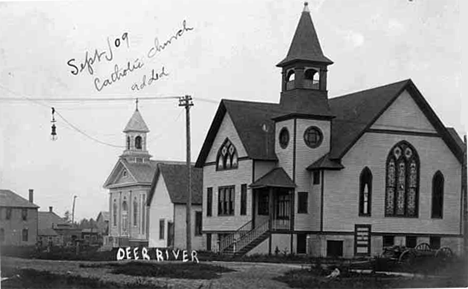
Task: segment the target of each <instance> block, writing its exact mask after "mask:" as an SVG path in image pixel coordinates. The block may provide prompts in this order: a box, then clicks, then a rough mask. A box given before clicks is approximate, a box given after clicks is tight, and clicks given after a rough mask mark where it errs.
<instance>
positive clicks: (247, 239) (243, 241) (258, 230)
mask: <svg viewBox="0 0 468 289" xmlns="http://www.w3.org/2000/svg"><path fill="white" fill-rule="evenodd" d="M269 223H270V220H266V221H265V222H263V223H262V224H261V225H259V226H258V227H255V229H253V230H251V231H249V232H247V233H246V234H244V235H243V236H242V238H239V239H237V240H235V241H234V242H235V251H234V253H235V252H239V251H240V250H242V249H243V248H244V247H245V246H247V245H248V244H250V243H252V242H253V241H254V240H256V239H257V238H258V237H260V236H261V235H263V234H264V233H266V232H268V229H269V225H270V224H269Z"/></svg>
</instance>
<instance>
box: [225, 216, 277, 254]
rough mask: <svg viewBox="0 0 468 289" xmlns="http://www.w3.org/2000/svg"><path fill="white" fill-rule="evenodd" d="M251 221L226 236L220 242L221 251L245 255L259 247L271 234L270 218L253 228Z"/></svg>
mask: <svg viewBox="0 0 468 289" xmlns="http://www.w3.org/2000/svg"><path fill="white" fill-rule="evenodd" d="M251 225H252V224H251V221H250V222H248V223H246V224H245V225H244V226H242V227H240V228H239V230H237V231H236V232H234V233H233V234H231V235H229V236H227V237H225V238H224V240H223V242H221V244H220V252H222V253H223V254H227V255H235V256H243V255H245V254H247V253H248V252H249V251H250V250H252V249H253V248H255V247H257V246H258V245H260V243H262V242H263V241H265V240H266V239H267V238H268V237H269V236H270V230H269V220H267V221H266V222H264V223H262V224H260V225H259V226H258V227H255V228H254V229H252V230H247V229H246V228H248V227H249V226H250V227H251Z"/></svg>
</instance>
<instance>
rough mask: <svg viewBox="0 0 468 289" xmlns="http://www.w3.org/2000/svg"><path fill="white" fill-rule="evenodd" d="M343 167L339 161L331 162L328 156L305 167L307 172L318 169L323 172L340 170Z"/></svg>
mask: <svg viewBox="0 0 468 289" xmlns="http://www.w3.org/2000/svg"><path fill="white" fill-rule="evenodd" d="M342 168H344V166H343V165H342V164H341V162H340V161H339V160H331V159H330V158H329V154H328V153H327V154H325V155H324V156H323V157H321V158H319V159H318V160H317V161H315V162H314V163H313V164H311V165H310V166H308V167H307V170H310V171H311V170H318V169H325V170H341V169H342Z"/></svg>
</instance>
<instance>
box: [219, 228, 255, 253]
mask: <svg viewBox="0 0 468 289" xmlns="http://www.w3.org/2000/svg"><path fill="white" fill-rule="evenodd" d="M251 230H252V220H250V221H248V222H247V223H245V224H244V225H242V226H241V227H240V228H239V229H237V231H235V232H234V233H232V234H229V235H228V236H226V237H224V238H222V240H221V241H220V242H219V251H220V252H223V251H224V250H226V249H227V248H229V246H231V245H234V243H235V241H236V240H239V239H241V238H242V237H243V236H244V235H245V234H247V233H248V232H250V231H251Z"/></svg>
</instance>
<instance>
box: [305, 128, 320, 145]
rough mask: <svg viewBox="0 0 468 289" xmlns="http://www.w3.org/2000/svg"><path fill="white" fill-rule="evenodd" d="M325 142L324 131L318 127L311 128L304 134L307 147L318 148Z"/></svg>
mask: <svg viewBox="0 0 468 289" xmlns="http://www.w3.org/2000/svg"><path fill="white" fill-rule="evenodd" d="M322 140H323V134H322V131H321V130H320V129H319V128H318V127H316V126H310V127H309V128H307V129H306V131H305V132H304V141H305V143H306V145H307V146H309V147H311V148H316V147H318V146H320V144H321V143H322Z"/></svg>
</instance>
